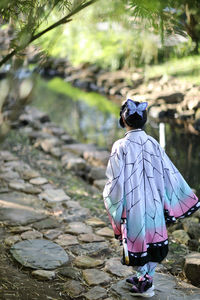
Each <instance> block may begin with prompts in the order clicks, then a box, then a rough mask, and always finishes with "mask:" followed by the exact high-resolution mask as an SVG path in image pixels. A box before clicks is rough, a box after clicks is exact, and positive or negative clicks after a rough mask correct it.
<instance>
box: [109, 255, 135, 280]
mask: <svg viewBox="0 0 200 300" xmlns="http://www.w3.org/2000/svg"><path fill="white" fill-rule="evenodd" d="M104 270H105V271H107V272H109V273H111V274H112V275H115V276H117V277H128V276H130V275H132V274H133V269H132V267H127V266H124V265H122V263H121V258H119V257H113V258H110V259H109V260H107V261H106V265H105V268H104Z"/></svg>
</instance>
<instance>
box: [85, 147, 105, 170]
mask: <svg viewBox="0 0 200 300" xmlns="http://www.w3.org/2000/svg"><path fill="white" fill-rule="evenodd" d="M109 157H110V152H108V151H97V150H96V151H84V153H83V158H84V159H85V160H87V161H88V162H89V163H90V164H92V165H93V166H97V167H99V166H106V165H107V164H108V160H109Z"/></svg>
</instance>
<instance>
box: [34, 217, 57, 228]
mask: <svg viewBox="0 0 200 300" xmlns="http://www.w3.org/2000/svg"><path fill="white" fill-rule="evenodd" d="M59 226H60V224H59V223H58V221H56V220H55V219H53V218H47V219H44V220H41V221H39V222H35V223H34V224H33V227H34V228H35V229H37V230H42V229H52V228H57V227H59Z"/></svg>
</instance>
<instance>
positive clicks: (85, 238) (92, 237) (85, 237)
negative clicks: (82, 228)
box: [78, 233, 105, 243]
mask: <svg viewBox="0 0 200 300" xmlns="http://www.w3.org/2000/svg"><path fill="white" fill-rule="evenodd" d="M78 239H79V241H81V242H85V243H93V242H103V241H105V238H104V237H102V236H99V235H96V234H94V233H83V234H80V235H79V236H78Z"/></svg>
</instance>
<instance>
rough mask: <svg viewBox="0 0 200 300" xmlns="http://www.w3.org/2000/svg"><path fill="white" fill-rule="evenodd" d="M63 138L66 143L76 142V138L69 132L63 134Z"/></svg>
mask: <svg viewBox="0 0 200 300" xmlns="http://www.w3.org/2000/svg"><path fill="white" fill-rule="evenodd" d="M61 140H62V141H63V142H64V143H65V144H73V143H75V140H74V139H73V138H72V137H71V136H70V135H68V134H63V135H62V136H61Z"/></svg>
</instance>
